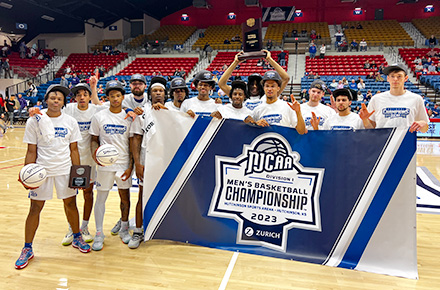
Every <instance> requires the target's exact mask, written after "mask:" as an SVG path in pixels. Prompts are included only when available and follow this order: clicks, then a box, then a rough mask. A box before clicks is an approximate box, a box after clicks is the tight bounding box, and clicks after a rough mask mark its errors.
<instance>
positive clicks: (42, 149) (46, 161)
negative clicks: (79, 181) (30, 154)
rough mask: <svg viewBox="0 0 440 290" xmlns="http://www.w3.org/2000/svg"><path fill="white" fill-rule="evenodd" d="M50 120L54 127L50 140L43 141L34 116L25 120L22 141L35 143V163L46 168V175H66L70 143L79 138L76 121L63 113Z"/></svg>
mask: <svg viewBox="0 0 440 290" xmlns="http://www.w3.org/2000/svg"><path fill="white" fill-rule="evenodd" d="M50 120H51V121H52V123H53V126H54V129H55V137H54V138H53V139H52V140H51V141H50V142H47V141H45V139H44V137H43V135H42V134H41V132H40V129H39V128H38V122H37V119H36V118H29V119H28V121H27V122H26V128H25V131H24V137H23V142H24V143H27V144H34V145H37V160H36V163H37V164H41V165H42V166H43V167H44V168H45V169H46V172H47V176H59V175H68V174H69V173H70V167H71V166H72V160H71V158H70V143H74V142H78V141H80V140H81V133H80V131H79V127H78V123H77V121H76V120H75V119H74V118H72V117H71V116H69V115H67V114H65V113H61V115H60V116H58V117H55V118H50Z"/></svg>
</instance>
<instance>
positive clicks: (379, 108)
mask: <svg viewBox="0 0 440 290" xmlns="http://www.w3.org/2000/svg"><path fill="white" fill-rule="evenodd" d="M383 72H384V74H386V75H387V81H388V82H389V83H390V90H389V91H386V92H383V93H379V94H376V95H374V97H373V98H371V101H370V103H369V104H368V109H367V107H366V106H365V104H362V108H361V110H360V111H359V116H360V117H361V118H362V121H363V122H364V126H365V128H393V127H397V128H409V131H410V132H411V133H412V132H418V131H420V132H423V133H425V132H426V131H428V123H429V118H428V114H427V113H426V109H425V106H424V103H423V98H422V97H421V96H420V95H417V94H414V93H412V92H410V91H408V90H405V82H406V81H407V80H408V75H407V72H406V69H405V66H403V65H402V64H392V65H390V66H387V67H386V68H385V69H384V70H383Z"/></svg>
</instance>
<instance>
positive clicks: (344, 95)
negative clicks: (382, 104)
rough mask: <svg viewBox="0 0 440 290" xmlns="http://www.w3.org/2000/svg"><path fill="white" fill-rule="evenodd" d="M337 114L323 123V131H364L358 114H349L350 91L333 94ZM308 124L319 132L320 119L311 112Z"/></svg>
mask: <svg viewBox="0 0 440 290" xmlns="http://www.w3.org/2000/svg"><path fill="white" fill-rule="evenodd" d="M333 97H334V98H335V103H336V109H337V110H338V114H334V115H332V116H330V117H329V118H328V119H327V120H326V121H325V122H324V126H323V129H324V130H352V131H354V130H358V129H365V127H364V124H363V122H362V119H361V118H360V117H359V115H358V114H355V113H352V112H351V101H352V100H353V93H352V91H351V90H350V89H337V90H335V91H334V92H333ZM310 123H311V125H312V127H313V130H319V123H320V117H319V118H318V117H316V115H315V113H314V112H312V119H311V120H310Z"/></svg>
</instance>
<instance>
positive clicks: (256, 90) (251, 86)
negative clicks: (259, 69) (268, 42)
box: [218, 49, 289, 110]
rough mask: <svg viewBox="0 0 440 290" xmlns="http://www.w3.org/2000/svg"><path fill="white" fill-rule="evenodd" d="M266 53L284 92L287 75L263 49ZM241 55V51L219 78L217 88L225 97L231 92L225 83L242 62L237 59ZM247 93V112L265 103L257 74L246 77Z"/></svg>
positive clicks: (287, 80) (266, 51)
mask: <svg viewBox="0 0 440 290" xmlns="http://www.w3.org/2000/svg"><path fill="white" fill-rule="evenodd" d="M262 51H264V52H265V53H266V60H267V61H268V62H269V64H270V65H271V66H272V67H273V68H274V69H275V71H276V72H278V74H279V75H280V77H281V80H282V81H281V92H282V91H284V89H285V88H286V86H287V83H288V82H289V74H288V73H287V72H286V71H285V70H284V69H283V68H282V67H281V66H280V65H279V64H278V63H277V62H276V61H275V60H273V58H272V56H271V54H270V51H268V50H265V49H263V50H262ZM241 54H243V51H240V52H239V53H237V54H236V55H235V57H234V61H233V62H232V63H231V65H230V66H229V67H228V69H227V70H226V71H225V72H224V74H223V75H222V77H221V78H220V80H219V82H218V86H219V87H220V89H222V90H223V91H224V92H225V94H226V95H229V92H230V90H231V87H230V86H228V85H227V82H228V80H229V78H230V77H231V75H232V72H233V71H234V69H235V68H236V67H237V65H238V64H240V63H242V62H243V61H240V60H239V59H238V57H239V56H240V55H241ZM248 91H249V95H250V98H249V99H248V100H246V102H245V105H246V107H247V108H248V109H249V110H254V109H255V107H257V106H258V105H260V104H261V103H263V102H264V101H265V98H262V96H263V95H264V90H263V87H262V86H261V76H260V75H259V74H256V73H255V74H251V75H250V76H249V77H248Z"/></svg>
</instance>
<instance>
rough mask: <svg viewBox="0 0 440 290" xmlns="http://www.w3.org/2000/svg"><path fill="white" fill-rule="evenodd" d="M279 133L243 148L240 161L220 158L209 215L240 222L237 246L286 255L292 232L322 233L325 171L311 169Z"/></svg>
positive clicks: (218, 157)
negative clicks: (303, 164)
mask: <svg viewBox="0 0 440 290" xmlns="http://www.w3.org/2000/svg"><path fill="white" fill-rule="evenodd" d="M299 160H300V155H299V154H298V153H297V152H294V151H292V149H291V147H290V144H289V143H288V142H287V141H286V140H285V139H284V137H282V136H281V135H279V134H276V133H267V134H263V135H261V136H259V137H257V138H256V139H255V140H254V141H253V142H252V144H250V145H244V146H243V151H242V154H241V155H240V156H238V157H236V158H231V157H223V156H216V162H215V163H216V164H215V166H216V188H215V191H214V195H213V197H212V200H211V205H210V208H209V213H208V215H210V216H215V217H221V218H228V219H234V220H236V221H237V222H238V233H237V243H238V244H248V245H258V246H264V247H267V248H270V249H274V250H277V251H283V252H285V251H286V247H287V235H288V231H289V229H291V228H301V229H306V230H312V231H321V218H320V207H319V195H320V191H321V184H322V179H323V177H324V169H323V168H307V167H303V166H302V165H301V164H300V163H299Z"/></svg>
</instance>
